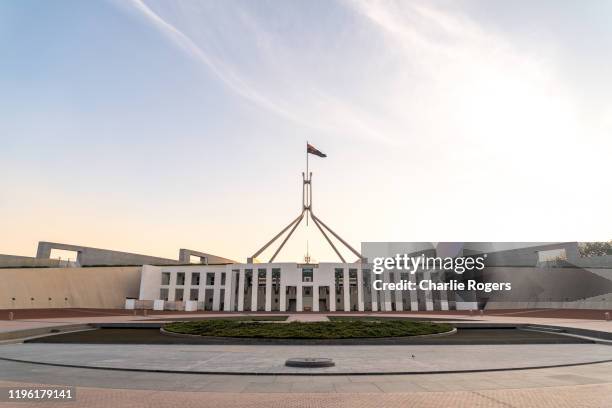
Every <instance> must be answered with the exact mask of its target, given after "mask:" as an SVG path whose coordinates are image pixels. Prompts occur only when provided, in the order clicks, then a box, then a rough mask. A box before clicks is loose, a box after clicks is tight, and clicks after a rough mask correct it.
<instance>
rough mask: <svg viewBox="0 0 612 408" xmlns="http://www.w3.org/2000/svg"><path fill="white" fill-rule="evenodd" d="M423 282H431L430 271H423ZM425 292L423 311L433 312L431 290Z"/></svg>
mask: <svg viewBox="0 0 612 408" xmlns="http://www.w3.org/2000/svg"><path fill="white" fill-rule="evenodd" d="M423 280H426V281H428V280H431V271H423ZM424 292H425V310H433V297H432V293H431V290H426V291H424Z"/></svg>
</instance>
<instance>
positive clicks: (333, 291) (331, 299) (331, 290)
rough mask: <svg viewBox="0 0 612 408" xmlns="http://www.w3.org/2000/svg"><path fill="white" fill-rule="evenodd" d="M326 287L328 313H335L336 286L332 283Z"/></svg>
mask: <svg viewBox="0 0 612 408" xmlns="http://www.w3.org/2000/svg"><path fill="white" fill-rule="evenodd" d="M334 279H335V278H334ZM328 287H329V296H328V298H329V299H328V302H329V311H330V312H335V311H336V285H335V283H334V284H332V285H330V286H328Z"/></svg>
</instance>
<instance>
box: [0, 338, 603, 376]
mask: <svg viewBox="0 0 612 408" xmlns="http://www.w3.org/2000/svg"><path fill="white" fill-rule="evenodd" d="M298 357H327V358H332V359H333V360H334V362H335V363H336V365H335V366H334V367H326V368H297V367H286V366H285V361H286V360H287V359H288V358H298ZM0 358H7V359H13V360H19V361H29V362H40V363H48V364H59V365H69V366H78V367H91V368H115V369H117V368H118V369H127V370H129V369H136V370H144V371H159V370H167V371H176V372H194V373H198V372H199V373H202V372H205V373H211V372H212V373H253V374H270V373H277V374H296V373H297V374H303V373H308V374H309V373H318V374H321V373H325V374H337V373H343V374H357V373H373V374H378V373H424V372H449V371H450V372H455V371H456V372H460V371H476V370H479V371H485V370H501V369H510V368H512V369H516V368H529V367H546V366H557V365H569V364H583V363H590V362H601V361H612V347H610V346H607V345H600V344H519V345H389V346H278V345H258V346H247V345H225V346H215V345H140V344H139V345H125V344H123V345H117V344H114V345H113V344H111V345H107V344H49V343H27V344H5V345H0Z"/></svg>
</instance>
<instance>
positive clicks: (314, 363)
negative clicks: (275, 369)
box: [285, 358, 336, 368]
mask: <svg viewBox="0 0 612 408" xmlns="http://www.w3.org/2000/svg"><path fill="white" fill-rule="evenodd" d="M285 365H286V366H287V367H310V368H315V367H333V366H335V365H336V364H334V360H332V359H331V358H290V359H288V360H287V361H285Z"/></svg>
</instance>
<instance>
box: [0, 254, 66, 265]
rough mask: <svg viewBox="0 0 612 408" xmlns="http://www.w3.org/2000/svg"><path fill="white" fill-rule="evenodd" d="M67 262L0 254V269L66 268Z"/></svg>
mask: <svg viewBox="0 0 612 408" xmlns="http://www.w3.org/2000/svg"><path fill="white" fill-rule="evenodd" d="M68 263H69V262H67V261H60V260H59V259H44V258H43V259H39V258H32V257H31V256H18V255H2V254H0V268H19V267H27V268H33V267H60V266H67V264H68Z"/></svg>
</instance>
